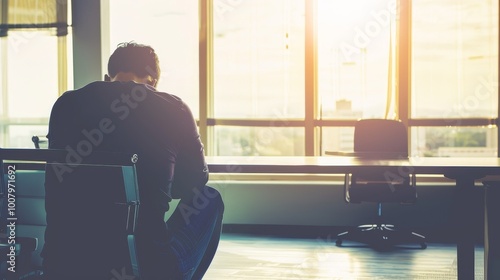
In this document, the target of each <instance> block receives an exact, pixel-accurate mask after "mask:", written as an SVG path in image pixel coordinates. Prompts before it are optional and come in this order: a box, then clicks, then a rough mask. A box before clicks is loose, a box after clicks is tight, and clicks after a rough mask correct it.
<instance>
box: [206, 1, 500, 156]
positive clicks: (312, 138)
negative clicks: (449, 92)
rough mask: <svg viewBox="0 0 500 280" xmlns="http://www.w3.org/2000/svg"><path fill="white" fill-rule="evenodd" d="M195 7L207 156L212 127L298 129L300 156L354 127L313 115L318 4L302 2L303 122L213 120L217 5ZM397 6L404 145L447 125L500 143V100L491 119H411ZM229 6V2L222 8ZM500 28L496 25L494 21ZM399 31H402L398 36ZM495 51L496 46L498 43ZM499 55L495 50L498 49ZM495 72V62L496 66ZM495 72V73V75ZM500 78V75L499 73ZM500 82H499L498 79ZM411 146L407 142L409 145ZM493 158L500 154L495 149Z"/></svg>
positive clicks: (408, 22)
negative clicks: (493, 136) (476, 130)
mask: <svg viewBox="0 0 500 280" xmlns="http://www.w3.org/2000/svg"><path fill="white" fill-rule="evenodd" d="M199 1H200V2H199V3H200V5H199V9H200V19H199V20H200V34H199V37H200V49H199V59H200V61H199V63H200V68H199V69H200V73H199V75H200V91H199V93H200V95H199V98H200V108H199V112H200V119H199V121H198V125H199V132H200V136H201V139H202V141H203V143H205V149H206V154H207V155H209V156H214V155H215V154H214V153H215V149H214V142H215V139H214V138H213V135H214V133H213V130H214V127H215V126H224V125H231V126H244V127H262V126H271V127H303V128H304V130H305V155H306V156H322V155H321V154H320V153H321V139H320V133H319V132H320V129H321V128H322V127H345V126H350V127H353V126H354V124H355V122H356V120H355V119H352V120H349V119H347V120H324V119H321V118H320V117H319V113H318V106H319V103H318V78H317V75H318V63H317V32H316V31H317V24H316V17H317V4H318V2H317V0H308V1H306V0H304V5H305V11H306V15H305V32H306V34H305V44H306V46H305V52H306V53H305V60H306V61H305V67H306V69H305V70H306V71H305V77H304V78H305V95H304V96H305V100H304V104H305V117H304V119H300V120H298V119H280V122H278V124H276V120H275V119H258V120H255V119H251V120H249V119H236V118H215V117H214V114H213V111H214V110H213V108H214V107H213V102H214V101H213V100H214V91H213V61H214V57H213V40H214V38H213V17H214V14H213V11H214V10H213V7H214V5H215V4H216V2H217V0H199ZM397 1H398V4H399V7H400V9H399V12H400V20H399V25H398V26H397V39H396V40H397V43H398V48H399V49H398V52H397V57H396V59H397V65H396V79H397V82H396V84H397V85H398V86H397V88H396V99H397V112H396V113H397V115H398V118H399V119H400V120H401V121H402V122H403V123H404V124H405V125H406V126H407V127H408V133H409V137H408V139H409V141H410V139H412V138H411V131H412V128H415V127H424V126H426V127H427V126H433V127H448V126H450V123H452V124H454V126H457V127H465V126H474V127H488V126H496V127H497V141H498V139H500V129H499V126H500V122H499V116H498V115H499V114H500V99H499V101H498V104H497V107H498V114H497V116H496V118H447V119H442V118H412V117H411V69H412V65H411V62H412V61H411V38H412V36H411V31H412V18H411V15H412V9H411V8H412V6H411V5H412V1H411V0H397ZM227 4H228V5H229V4H230V3H229V2H228V3H227ZM499 24H500V20H499ZM403 31H404V32H403ZM499 46H500V44H499ZM499 53H500V47H499ZM497 65H498V67H499V68H500V59H499V62H498V63H497ZM498 72H499V73H500V71H498ZM499 75H500V74H499ZM498 78H499V80H500V77H498ZM409 145H410V147H411V143H409ZM497 156H498V157H500V149H498V147H497Z"/></svg>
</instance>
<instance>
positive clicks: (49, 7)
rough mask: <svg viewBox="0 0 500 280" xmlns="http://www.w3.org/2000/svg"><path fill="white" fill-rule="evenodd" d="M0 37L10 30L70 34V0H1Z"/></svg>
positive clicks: (60, 34)
mask: <svg viewBox="0 0 500 280" xmlns="http://www.w3.org/2000/svg"><path fill="white" fill-rule="evenodd" d="M1 1H2V2H1V4H0V37H5V36H7V35H8V32H9V30H23V29H25V30H44V31H49V32H51V34H53V35H56V36H65V35H67V34H68V0H1Z"/></svg>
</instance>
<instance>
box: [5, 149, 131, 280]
mask: <svg viewBox="0 0 500 280" xmlns="http://www.w3.org/2000/svg"><path fill="white" fill-rule="evenodd" d="M71 156H74V155H70V153H69V152H68V151H66V150H53V149H0V164H1V165H2V168H1V170H2V174H1V175H2V178H6V177H5V176H6V175H8V174H5V173H6V172H8V170H9V169H10V170H15V175H16V176H15V181H14V182H12V180H11V182H10V183H11V184H10V186H9V185H7V186H6V183H7V182H8V180H2V183H3V186H2V190H3V191H2V192H0V198H2V200H5V198H6V197H7V194H8V191H9V189H14V188H15V190H16V195H19V200H16V201H17V203H16V205H15V215H16V218H17V220H16V223H17V224H16V226H18V227H17V229H18V230H17V231H16V237H18V236H19V237H21V236H26V237H33V236H34V237H37V238H38V239H39V246H38V247H39V249H41V248H42V247H43V245H44V244H43V243H44V238H43V237H44V231H45V225H46V224H45V221H44V220H45V207H51V209H52V210H51V214H50V215H49V216H48V218H49V228H50V231H51V234H52V236H58V233H57V232H55V231H58V230H62V231H64V232H63V233H62V234H59V235H60V236H64V238H61V239H57V240H58V242H57V243H58V244H51V246H49V248H51V249H52V250H54V248H55V247H58V246H59V245H60V246H59V247H64V246H69V248H65V250H64V252H65V254H64V255H62V256H60V260H63V261H64V262H66V263H65V264H64V265H68V264H69V265H73V264H72V263H71V262H78V263H77V264H76V265H77V266H78V265H80V266H82V267H83V269H84V270H86V271H88V270H91V269H92V261H93V259H96V258H97V259H99V255H106V256H112V255H113V252H109V251H110V250H109V248H106V245H107V243H106V242H108V243H109V244H113V245H116V244H118V245H119V246H120V248H121V250H120V252H122V253H123V252H125V253H126V254H125V256H126V257H125V258H124V261H125V262H126V264H125V265H126V267H113V269H109V270H108V271H106V273H107V274H108V275H105V276H103V277H104V278H102V279H112V278H113V277H114V276H116V275H123V272H124V271H123V269H125V268H127V269H129V270H127V273H128V271H130V273H131V274H133V275H131V274H129V275H130V276H136V278H134V279H139V277H140V271H139V266H138V260H137V256H136V249H135V225H136V223H137V217H138V210H139V192H138V186H137V177H136V169H135V163H136V162H137V155H133V154H118V153H105V152H92V153H91V154H90V155H88V156H85V157H80V160H79V162H75V161H74V160H69V159H72V158H71ZM46 171H50V172H49V173H51V172H52V171H54V172H52V173H51V174H55V175H56V177H57V178H58V179H59V178H63V180H59V182H60V183H61V184H60V185H58V184H55V186H52V188H51V189H48V190H44V181H46V180H47V179H46V175H47V174H49V173H46ZM95 171H104V172H108V171H109V172H110V174H112V175H113V176H114V175H118V177H120V178H118V180H116V181H117V182H121V184H120V185H119V186H117V187H116V188H113V191H115V190H116V192H117V193H111V194H110V195H109V199H107V198H106V199H100V198H99V196H100V195H101V194H102V195H104V193H105V190H104V189H102V188H103V185H100V184H94V185H95V187H94V186H93V185H90V184H89V183H90V182H91V181H94V182H98V181H99V180H100V178H99V177H92V175H93V173H89V172H95ZM82 172H84V173H85V174H86V175H88V181H86V182H82V183H84V184H86V186H88V188H87V189H84V188H80V187H78V188H73V189H72V187H71V185H72V184H73V183H74V182H75V181H74V180H81V178H82V177H79V178H76V177H75V178H72V176H73V174H80V175H81V174H83V173H82ZM63 173H64V174H63ZM101 174H102V173H101ZM59 175H61V176H59ZM62 175H64V177H62ZM85 180H86V179H84V181H85ZM51 184H52V185H54V184H53V182H52V183H51ZM96 188H101V189H102V191H96ZM45 191H47V192H45ZM49 192H51V194H50V197H51V199H50V201H47V204H46V205H44V203H43V201H40V202H34V201H33V200H34V199H38V200H40V197H43V196H44V195H46V194H48V193H49ZM85 192H91V193H89V194H86V195H85V194H84V193H85ZM82 194H84V195H82ZM111 196H113V197H111ZM89 197H94V198H93V199H86V198H89ZM46 199H48V197H47V198H46ZM28 200H30V201H28ZM103 202H106V203H107V202H109V204H110V205H107V204H106V205H105V204H103ZM10 206H12V205H10ZM10 206H9V207H10ZM65 207H67V210H66V211H65ZM101 207H104V208H105V209H100V208H101ZM4 208H5V207H4ZM2 210H4V209H2ZM53 210H57V211H56V212H54V211H53ZM100 211H104V212H103V213H102V214H101V215H97V214H96V213H100ZM6 213H7V212H6V211H2V212H1V213H0V218H1V220H2V222H3V223H5V221H6V220H7V219H8V218H9V217H7V216H5V215H6ZM54 213H55V214H54ZM58 213H59V214H58ZM57 216H59V218H60V217H66V218H68V219H67V220H69V223H68V224H67V225H65V224H59V225H55V226H53V225H54V223H56V224H57V223H60V221H57V220H58V217H57ZM59 220H60V219H59ZM31 224H34V225H31ZM106 232H113V233H118V234H119V235H120V236H115V237H112V240H107V239H105V236H107V235H106ZM68 233H71V234H68ZM47 234H48V233H47V232H45V235H47ZM108 237H109V236H108ZM108 239H109V238H108ZM53 240H54V239H53ZM112 248H116V247H112ZM91 250H94V252H93V256H92V258H88V259H82V258H81V256H82V255H85V251H89V252H90V251H91ZM96 250H97V251H96ZM52 252H54V251H52ZM67 252H70V254H68V253H67ZM45 253H46V252H44V254H45ZM122 255H123V254H122ZM127 255H128V257H127ZM33 258H34V261H35V263H36V264H40V255H39V251H37V252H36V253H35V254H34V257H33ZM102 260H105V259H103V258H101V261H102ZM122 260H123V259H122ZM105 261H107V260H105ZM109 261H110V262H111V263H112V260H109ZM99 265H100V264H99ZM101 267H104V266H101ZM89 273H91V272H89ZM79 274H80V272H79ZM73 275H74V271H73ZM74 279H76V278H74ZM89 279H90V278H89ZM99 279H100V278H99Z"/></svg>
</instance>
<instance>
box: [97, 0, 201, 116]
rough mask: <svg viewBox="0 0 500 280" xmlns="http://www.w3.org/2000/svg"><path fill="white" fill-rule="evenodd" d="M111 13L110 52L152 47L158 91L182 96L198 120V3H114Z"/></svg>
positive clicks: (152, 0)
mask: <svg viewBox="0 0 500 280" xmlns="http://www.w3.org/2000/svg"><path fill="white" fill-rule="evenodd" d="M152 7H153V8H152ZM109 10H110V42H111V43H110V50H111V51H114V50H115V48H116V46H117V45H118V44H119V43H122V42H130V41H135V42H137V43H141V44H146V45H150V46H151V47H153V48H154V49H155V52H156V53H157V54H158V57H159V60H160V68H161V76H160V80H159V81H158V87H157V89H158V90H160V91H165V92H168V93H171V94H174V95H177V96H179V97H180V98H181V99H183V100H184V101H185V102H186V103H187V104H188V105H189V107H190V108H191V110H192V111H193V115H194V116H195V117H197V118H198V116H199V110H198V107H199V103H198V102H199V98H198V96H199V84H198V73H199V68H198V1H192V0H190V1H163V0H145V1H135V0H114V1H110V8H109ZM109 55H111V53H110V54H109ZM106 63H107V60H106ZM106 69H107V68H106Z"/></svg>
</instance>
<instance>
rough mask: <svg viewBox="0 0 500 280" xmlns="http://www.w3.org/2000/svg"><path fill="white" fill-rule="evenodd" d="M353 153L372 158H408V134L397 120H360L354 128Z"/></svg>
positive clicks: (402, 124)
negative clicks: (370, 155)
mask: <svg viewBox="0 0 500 280" xmlns="http://www.w3.org/2000/svg"><path fill="white" fill-rule="evenodd" d="M354 152H355V153H366V154H367V155H369V154H371V153H373V156H374V157H384V156H387V157H403V158H405V157H408V134H407V130H406V126H405V125H404V123H402V122H401V121H399V120H388V119H361V120H359V121H358V122H357V123H356V125H355V127H354Z"/></svg>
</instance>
